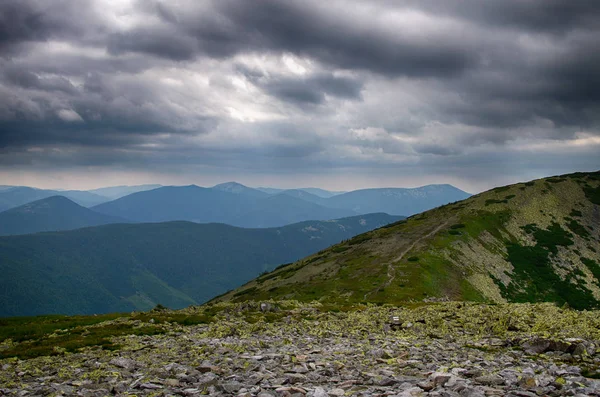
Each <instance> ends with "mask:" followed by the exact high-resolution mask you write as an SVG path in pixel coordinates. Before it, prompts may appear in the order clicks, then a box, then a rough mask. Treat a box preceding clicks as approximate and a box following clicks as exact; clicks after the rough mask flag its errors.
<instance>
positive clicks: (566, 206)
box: [220, 172, 600, 308]
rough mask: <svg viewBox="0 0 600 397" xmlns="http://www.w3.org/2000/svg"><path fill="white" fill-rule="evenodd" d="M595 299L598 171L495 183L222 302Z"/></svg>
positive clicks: (578, 304) (588, 303)
mask: <svg viewBox="0 0 600 397" xmlns="http://www.w3.org/2000/svg"><path fill="white" fill-rule="evenodd" d="M264 298H286V299H299V300H305V301H306V300H313V299H320V300H323V301H331V302H364V301H370V302H390V303H397V302H403V301H407V300H418V301H420V300H423V299H446V298H448V299H463V300H474V301H489V302H505V301H516V302H525V301H553V302H558V303H568V304H569V305H570V306H572V307H574V308H589V307H596V306H598V304H599V303H600V173H599V172H595V173H577V174H570V175H564V176H560V177H553V178H545V179H540V180H536V181H532V182H527V183H520V184H516V185H511V186H505V187H500V188H496V189H493V190H490V191H487V192H485V193H482V194H479V195H476V196H472V197H470V198H468V199H466V200H463V201H460V202H456V203H453V204H448V205H445V206H442V207H439V208H436V209H433V210H430V211H427V212H424V213H422V214H419V215H415V216H412V217H410V218H408V219H407V220H405V221H401V222H398V223H396V224H393V225H390V226H389V227H385V228H382V229H379V230H375V231H372V232H369V233H366V234H363V235H360V236H357V237H354V238H353V239H351V240H350V241H347V242H344V243H341V244H337V245H335V246H333V247H331V248H329V249H327V250H325V251H323V252H320V253H318V254H316V255H313V256H310V257H308V258H305V259H302V260H300V261H298V262H296V263H294V264H291V265H288V266H283V267H280V268H278V269H277V270H275V271H274V272H272V273H269V274H265V275H263V276H261V277H259V278H257V279H256V280H253V281H252V282H250V283H248V284H246V285H245V286H243V287H241V288H240V289H238V290H236V291H233V292H231V293H229V294H227V295H225V296H223V297H221V298H220V299H221V300H246V299H264Z"/></svg>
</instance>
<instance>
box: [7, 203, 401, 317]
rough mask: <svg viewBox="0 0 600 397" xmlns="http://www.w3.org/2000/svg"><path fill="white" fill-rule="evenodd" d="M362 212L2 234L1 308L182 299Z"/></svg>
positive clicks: (235, 278) (78, 308)
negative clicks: (268, 222) (261, 221)
mask: <svg viewBox="0 0 600 397" xmlns="http://www.w3.org/2000/svg"><path fill="white" fill-rule="evenodd" d="M398 219H399V217H394V216H390V215H387V214H369V215H363V216H356V217H351V218H344V219H339V220H335V221H307V222H302V223H298V224H293V225H288V226H284V227H280V228H271V229H241V228H236V227H233V226H228V225H224V224H194V223H190V222H169V223H158V224H118V225H106V226H98V227H92V228H85V229H78V230H73V231H68V232H55V233H39V234H34V235H24V236H8V237H0V274H2V277H1V278H0V317H2V316H15V315H35V314H49V313H64V314H76V313H79V314H81V313H83V314H87V313H103V312H115V311H130V310H147V309H150V308H152V307H154V306H155V305H156V304H158V303H161V304H163V305H165V306H168V307H171V308H181V307H185V306H188V305H190V304H195V303H202V302H204V301H206V300H208V299H210V298H212V297H213V296H215V295H217V294H221V293H223V292H225V291H227V290H228V289H231V288H235V287H236V286H239V285H241V284H242V283H244V282H246V281H248V280H250V279H252V278H254V277H256V276H257V275H259V274H260V273H261V272H264V271H267V270H272V269H273V268H275V267H276V266H277V265H279V264H281V263H285V262H290V261H293V260H297V259H298V258H301V257H303V256H306V255H309V254H311V253H313V252H316V251H318V250H320V249H323V248H325V247H328V246H330V245H332V244H335V243H337V242H339V241H342V240H344V239H348V238H351V237H352V236H355V235H357V234H360V233H363V232H365V231H367V230H372V229H374V228H376V227H379V226H381V225H385V224H388V223H390V222H394V221H397V220H398Z"/></svg>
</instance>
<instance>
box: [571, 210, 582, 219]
mask: <svg viewBox="0 0 600 397" xmlns="http://www.w3.org/2000/svg"><path fill="white" fill-rule="evenodd" d="M569 216H578V217H581V216H583V214H582V213H581V211H579V210H576V209H575V208H573V209H572V210H571V212H570V213H569Z"/></svg>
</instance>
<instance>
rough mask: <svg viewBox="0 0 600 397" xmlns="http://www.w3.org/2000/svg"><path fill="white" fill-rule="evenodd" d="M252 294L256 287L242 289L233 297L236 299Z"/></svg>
mask: <svg viewBox="0 0 600 397" xmlns="http://www.w3.org/2000/svg"><path fill="white" fill-rule="evenodd" d="M253 292H256V287H250V288H246V289H243V290H241V291H238V292H236V293H235V294H233V296H236V297H237V296H242V295H248V294H251V293H253Z"/></svg>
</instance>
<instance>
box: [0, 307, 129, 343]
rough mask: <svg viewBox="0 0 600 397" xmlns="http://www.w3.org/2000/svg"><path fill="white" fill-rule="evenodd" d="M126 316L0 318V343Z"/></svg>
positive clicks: (30, 338) (29, 338)
mask: <svg viewBox="0 0 600 397" xmlns="http://www.w3.org/2000/svg"><path fill="white" fill-rule="evenodd" d="M123 316H126V314H122V313H111V314H102V315H99V316H63V315H50V316H35V317H8V318H0V341H1V340H5V339H9V338H10V339H12V341H13V342H22V341H26V340H34V339H38V338H40V337H42V336H44V335H47V334H52V333H54V332H55V331H57V330H61V329H71V328H75V327H82V326H86V325H94V324H99V323H102V322H104V321H109V320H114V319H117V318H119V317H123Z"/></svg>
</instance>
